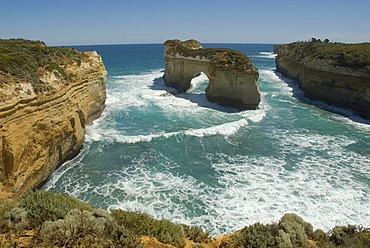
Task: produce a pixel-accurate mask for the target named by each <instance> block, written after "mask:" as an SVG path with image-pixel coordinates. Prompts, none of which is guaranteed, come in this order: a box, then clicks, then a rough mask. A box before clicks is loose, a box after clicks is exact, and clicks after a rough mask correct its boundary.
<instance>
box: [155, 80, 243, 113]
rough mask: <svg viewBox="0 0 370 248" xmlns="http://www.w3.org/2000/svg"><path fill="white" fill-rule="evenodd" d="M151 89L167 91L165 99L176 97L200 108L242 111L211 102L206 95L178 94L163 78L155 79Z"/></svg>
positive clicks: (231, 111) (226, 111)
mask: <svg viewBox="0 0 370 248" xmlns="http://www.w3.org/2000/svg"><path fill="white" fill-rule="evenodd" d="M149 88H150V89H152V90H159V91H166V93H164V94H162V96H163V97H171V96H175V97H178V98H182V99H186V100H188V101H190V102H192V103H195V104H197V105H198V106H199V107H203V108H208V109H213V110H217V111H220V112H225V113H237V112H240V111H241V110H240V109H236V108H232V107H227V106H224V105H220V104H217V103H215V102H210V101H209V100H208V98H207V96H206V94H205V93H188V92H182V93H178V92H177V90H176V89H174V88H172V87H169V86H166V84H165V82H164V78H163V77H158V78H155V79H154V80H153V84H152V85H151V86H150V87H149Z"/></svg>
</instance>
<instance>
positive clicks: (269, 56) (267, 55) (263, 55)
mask: <svg viewBox="0 0 370 248" xmlns="http://www.w3.org/2000/svg"><path fill="white" fill-rule="evenodd" d="M276 56H277V54H275V53H273V52H260V53H259V55H255V56H254V57H256V58H267V59H274V58H276Z"/></svg>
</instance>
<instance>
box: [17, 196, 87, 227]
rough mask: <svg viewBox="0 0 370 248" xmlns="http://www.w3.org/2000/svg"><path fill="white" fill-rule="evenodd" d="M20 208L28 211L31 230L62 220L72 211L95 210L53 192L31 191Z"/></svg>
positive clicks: (21, 202)
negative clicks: (49, 222)
mask: <svg viewBox="0 0 370 248" xmlns="http://www.w3.org/2000/svg"><path fill="white" fill-rule="evenodd" d="M19 207H20V208H24V209H25V210H26V211H27V216H28V218H29V222H30V227H31V228H33V227H37V226H41V225H42V224H43V223H44V222H45V221H56V220H58V219H62V218H64V216H66V215H67V213H68V212H69V211H71V210H72V209H78V210H87V211H92V210H93V209H94V208H93V207H92V206H90V205H88V204H87V203H84V202H82V201H79V200H77V199H75V198H72V197H68V196H65V195H62V194H56V193H53V192H51V191H29V192H27V193H25V194H23V195H22V196H21V197H20V199H19Z"/></svg>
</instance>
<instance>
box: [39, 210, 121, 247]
mask: <svg viewBox="0 0 370 248" xmlns="http://www.w3.org/2000/svg"><path fill="white" fill-rule="evenodd" d="M115 232H116V224H115V222H114V220H113V218H112V217H111V216H110V215H109V212H107V211H104V210H101V209H94V210H93V211H92V212H90V211H86V210H79V209H73V210H70V211H69V212H68V214H67V215H66V216H65V217H64V219H59V220H56V221H45V222H44V223H43V225H42V227H41V230H40V237H41V239H42V240H43V241H44V242H47V243H49V244H54V245H59V246H75V245H81V243H86V242H87V241H88V244H89V245H90V246H91V245H97V244H98V245H101V246H103V247H110V246H111V245H113V234H114V233H115Z"/></svg>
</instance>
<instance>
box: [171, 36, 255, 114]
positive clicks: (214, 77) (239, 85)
mask: <svg viewBox="0 0 370 248" xmlns="http://www.w3.org/2000/svg"><path fill="white" fill-rule="evenodd" d="M164 58H165V75H164V80H165V82H166V84H167V85H168V86H171V87H174V88H176V89H177V90H178V92H179V93H181V92H185V91H187V90H188V89H189V88H190V87H191V85H190V84H191V80H192V78H194V77H195V76H197V75H199V73H200V72H203V73H205V74H206V75H207V77H208V79H209V85H208V87H207V89H206V96H207V98H208V100H209V101H211V102H216V103H219V104H221V105H226V106H230V107H234V108H238V109H256V108H257V107H258V104H259V103H260V100H261V96H260V92H259V89H258V70H257V69H256V67H255V66H253V64H252V63H251V61H250V60H249V58H248V57H247V56H246V55H244V54H242V53H240V52H237V51H234V50H231V49H217V48H208V49H204V48H202V45H201V44H200V43H199V42H198V41H196V40H188V41H184V42H181V41H179V40H168V41H166V42H165V43H164Z"/></svg>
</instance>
